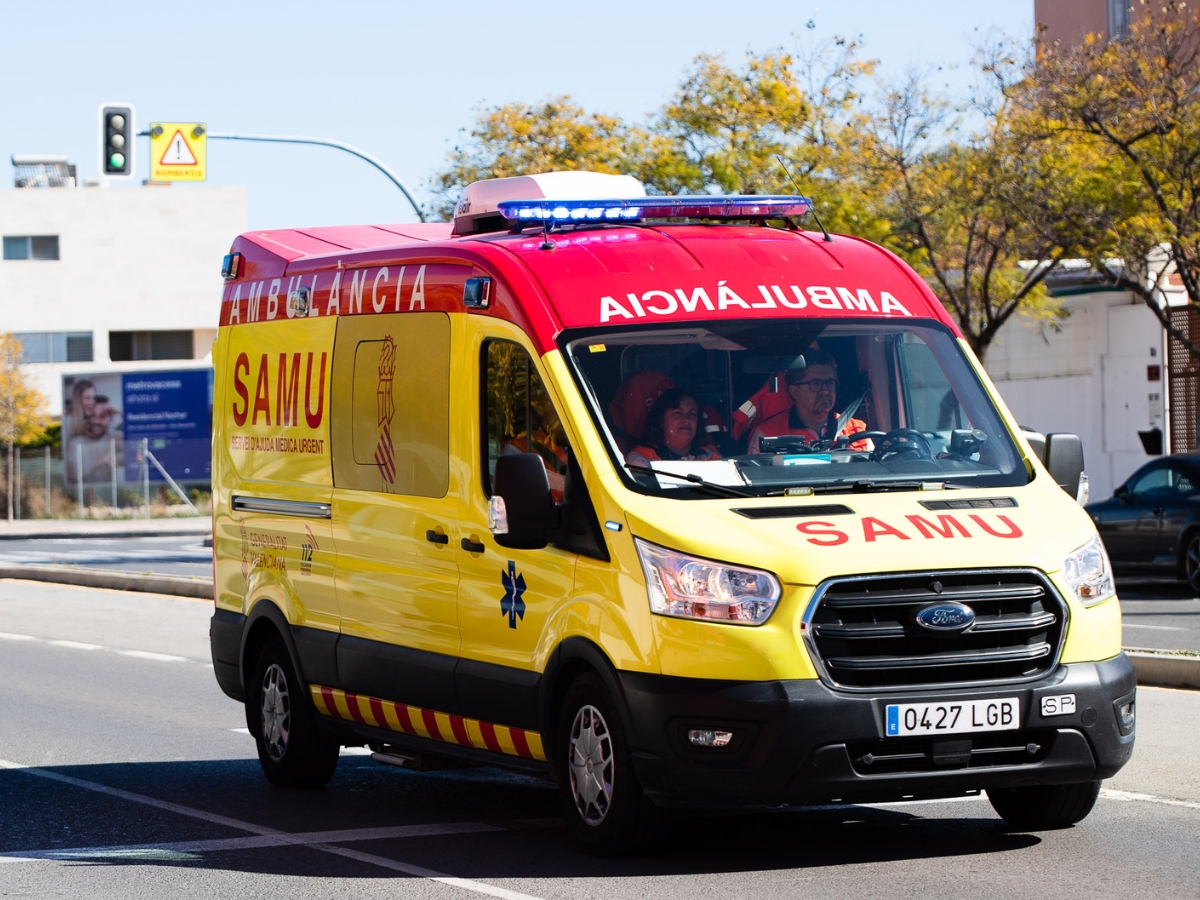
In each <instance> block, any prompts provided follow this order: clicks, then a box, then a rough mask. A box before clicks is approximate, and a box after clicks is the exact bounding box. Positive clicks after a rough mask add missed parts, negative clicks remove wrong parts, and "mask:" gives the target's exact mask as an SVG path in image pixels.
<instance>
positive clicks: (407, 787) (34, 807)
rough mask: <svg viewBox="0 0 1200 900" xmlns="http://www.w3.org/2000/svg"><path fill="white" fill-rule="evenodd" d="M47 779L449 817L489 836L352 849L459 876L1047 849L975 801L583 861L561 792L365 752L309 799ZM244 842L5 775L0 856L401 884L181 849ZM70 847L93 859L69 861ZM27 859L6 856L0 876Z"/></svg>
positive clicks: (203, 797)
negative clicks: (377, 758)
mask: <svg viewBox="0 0 1200 900" xmlns="http://www.w3.org/2000/svg"><path fill="white" fill-rule="evenodd" d="M46 771H50V772H54V773H59V774H62V775H67V776H70V777H72V778H75V779H81V780H82V781H86V782H89V783H90V784H93V785H102V786H105V787H107V788H115V789H118V790H120V791H129V792H131V793H135V794H138V795H141V796H143V797H150V798H153V799H154V800H157V801H166V802H167V803H171V804H179V805H180V806H184V807H188V808H189V809H191V810H195V811H199V812H200V813H201V815H203V814H216V815H218V816H222V817H228V818H229V819H235V820H239V821H241V822H247V823H252V824H253V825H255V826H258V827H264V828H272V829H277V830H280V831H285V832H288V833H290V834H299V833H304V832H315V831H322V832H327V831H340V830H344V829H365V828H389V827H395V826H412V825H428V824H446V823H479V824H482V825H486V826H490V829H489V830H487V831H475V832H469V833H458V834H452V835H448V834H441V835H432V836H419V837H391V838H383V839H374V840H357V841H354V842H352V843H346V844H344V845H343V846H347V847H352V848H353V849H354V850H356V851H359V852H362V853H369V854H372V855H374V856H377V857H385V858H386V859H389V860H396V861H401V862H404V863H408V864H411V865H418V866H422V867H425V868H428V869H435V870H437V871H440V872H444V873H447V874H451V875H454V876H457V877H464V878H478V879H495V878H568V877H595V876H613V875H620V876H636V875H697V874H705V873H712V874H717V873H731V872H747V871H765V870H772V869H784V868H787V869H791V868H814V869H820V868H827V867H837V866H846V865H859V864H863V863H876V862H883V861H896V860H910V859H911V860H915V859H928V858H937V857H954V856H962V855H973V854H980V853H1006V852H1012V851H1016V850H1021V849H1024V848H1027V847H1030V846H1032V845H1035V844H1038V843H1039V842H1040V838H1038V837H1037V836H1035V835H1029V834H1021V833H1014V832H1012V831H1010V830H1008V829H1007V827H1006V826H1005V825H1004V823H1003V822H1002V821H1001V820H1000V819H999V818H997V817H996V816H995V815H994V814H993V813H992V811H991V808H990V807H989V806H988V805H987V804H986V802H983V801H974V802H961V803H953V804H944V805H915V806H908V807H903V808H886V809H880V808H867V807H839V808H821V809H808V810H797V811H788V812H778V813H764V814H754V815H738V816H729V815H725V816H704V817H697V816H695V815H693V814H687V815H673V816H671V817H670V818H669V819H668V821H667V823H666V824H665V826H664V827H663V828H662V829H661V834H660V837H659V840H658V842H657V844H656V845H655V846H654V847H648V848H647V852H646V853H644V854H643V855H640V856H637V857H634V858H631V859H621V860H602V859H594V858H592V857H589V856H587V855H585V854H583V853H582V852H581V851H580V850H579V849H578V848H577V847H576V845H575V844H574V842H573V840H572V839H571V836H570V835H569V833H568V832H567V830H566V828H565V827H564V826H563V822H562V818H561V814H560V811H559V806H558V797H557V793H556V791H555V788H554V787H553V785H550V784H548V783H546V782H542V781H537V780H535V779H531V778H526V777H522V776H517V775H511V774H508V773H505V772H500V771H497V770H492V769H464V770H453V771H447V772H428V773H413V772H407V771H401V770H394V769H386V768H384V767H382V766H378V765H376V764H375V763H372V762H370V761H369V760H367V759H365V758H362V757H343V758H342V761H341V764H340V766H339V769H338V773H337V775H336V776H335V777H334V779H333V781H332V782H331V783H330V784H329V785H328V786H327V787H325V788H321V789H317V790H300V791H289V790H281V789H278V788H273V787H271V786H269V785H268V784H267V783H266V781H265V780H264V779H263V777H262V774H261V772H260V771H259V767H258V763H257V760H222V761H214V762H186V761H180V762H165V763H164V762H156V763H125V764H111V765H94V766H64V767H58V768H54V769H49V770H46ZM250 836H251V835H250V834H249V833H248V832H247V831H245V830H239V829H237V828H234V827H231V826H230V825H229V824H224V823H220V822H212V821H206V820H205V819H204V818H202V817H200V816H196V815H187V814H184V813H182V812H180V811H173V810H169V809H162V808H156V807H155V806H153V805H147V804H145V803H139V802H136V801H134V800H131V799H128V798H121V797H116V796H112V795H110V794H105V793H102V792H99V791H97V790H95V789H88V788H86V787H84V786H80V785H75V784H65V783H62V782H60V781H53V780H50V779H47V778H44V777H37V776H35V775H32V774H30V773H29V772H24V771H21V770H4V771H0V853H7V854H12V853H21V852H24V853H31V852H37V851H41V852H45V851H52V852H54V853H56V854H60V855H59V856H58V857H57V858H60V859H64V860H68V861H69V862H70V864H71V865H104V866H121V865H138V866H144V865H157V866H171V867H186V868H201V869H205V868H209V869H221V870H228V871H237V872H247V873H249V872H253V873H259V874H280V875H283V874H288V875H301V876H303V875H309V876H320V877H338V876H341V875H344V876H346V877H350V876H353V877H360V878H361V877H377V878H397V877H406V876H404V875H397V873H396V872H394V871H388V870H387V869H385V868H383V867H381V866H377V865H373V864H371V863H369V862H362V861H355V860H348V859H345V858H341V857H338V856H335V855H331V854H329V853H326V852H321V851H320V850H319V848H316V847H310V846H287V847H278V846H275V847H269V848H263V847H261V846H259V847H247V848H238V847H233V848H228V847H227V848H224V849H212V850H206V849H204V848H200V849H198V850H197V849H196V848H191V849H189V848H188V847H180V843H181V842H193V843H195V842H200V841H212V840H221V839H224V840H228V839H235V843H236V839H240V838H247V837H250ZM147 845H149V846H147ZM166 845H176V846H177V847H179V851H178V852H172V850H171V848H170V847H168V846H166ZM104 848H108V851H107V852H106V851H105V849H104ZM117 848H126V849H117ZM129 848H141V849H129ZM156 848H158V849H157V851H156ZM72 850H73V851H80V850H85V851H86V852H74V853H71V852H64V851H72ZM21 864H22V863H5V862H0V867H2V866H4V865H21Z"/></svg>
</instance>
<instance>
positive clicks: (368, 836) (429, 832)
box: [0, 822, 504, 862]
mask: <svg viewBox="0 0 1200 900" xmlns="http://www.w3.org/2000/svg"><path fill="white" fill-rule="evenodd" d="M503 830H504V829H503V828H500V827H498V826H496V825H485V824H483V823H482V822H448V823H443V824H434V825H397V826H393V827H390V828H349V829H345V830H342V831H308V832H301V833H297V834H288V835H286V836H284V837H276V836H274V835H259V836H256V837H244V838H215V839H212V840H205V841H172V842H167V843H158V844H121V845H117V846H111V847H72V848H67V849H61V850H59V849H56V850H18V851H13V852H9V853H0V861H5V862H19V861H24V862H34V861H36V860H46V859H83V858H87V859H103V858H105V857H127V858H137V857H138V856H139V854H144V855H146V856H149V855H151V854H153V855H158V856H165V855H168V854H178V853H215V852H219V851H225V850H260V849H262V848H264V847H285V846H297V847H304V846H310V845H312V844H345V843H354V842H357V841H382V840H394V839H397V838H414V837H440V836H443V835H448V834H479V833H483V832H490V831H503Z"/></svg>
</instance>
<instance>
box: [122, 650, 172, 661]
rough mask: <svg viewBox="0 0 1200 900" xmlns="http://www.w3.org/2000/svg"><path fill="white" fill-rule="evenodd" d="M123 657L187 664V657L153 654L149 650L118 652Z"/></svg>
mask: <svg viewBox="0 0 1200 900" xmlns="http://www.w3.org/2000/svg"><path fill="white" fill-rule="evenodd" d="M117 652H118V653H120V654H121V655H122V656H132V657H134V658H135V659H153V660H156V661H158V662H187V657H186V656H173V655H172V654H170V653H152V652H150V651H149V650H118V651H117Z"/></svg>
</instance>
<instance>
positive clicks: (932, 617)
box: [913, 600, 975, 634]
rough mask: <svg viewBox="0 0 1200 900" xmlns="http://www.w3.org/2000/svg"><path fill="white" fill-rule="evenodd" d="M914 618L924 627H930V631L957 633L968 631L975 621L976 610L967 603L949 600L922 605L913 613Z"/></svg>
mask: <svg viewBox="0 0 1200 900" xmlns="http://www.w3.org/2000/svg"><path fill="white" fill-rule="evenodd" d="M913 619H914V620H915V621H916V623H917V624H918V625H920V626H921V627H922V628H928V629H929V630H930V631H939V632H942V633H944V634H957V633H958V632H960V631H966V630H967V629H968V628H970V627H971V626H972V625H973V624H974V623H975V610H973V609H971V607H969V606H967V605H966V604H965V603H958V602H957V601H954V600H948V601H945V602H942V603H930V604H929V605H928V606H922V607H921V608H920V609H918V610H917V611H916V613H915V614H914V615H913Z"/></svg>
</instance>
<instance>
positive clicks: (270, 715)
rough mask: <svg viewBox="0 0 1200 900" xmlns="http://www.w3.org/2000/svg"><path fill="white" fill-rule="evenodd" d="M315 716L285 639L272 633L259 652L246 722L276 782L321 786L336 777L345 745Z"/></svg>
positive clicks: (266, 771) (249, 689)
mask: <svg viewBox="0 0 1200 900" xmlns="http://www.w3.org/2000/svg"><path fill="white" fill-rule="evenodd" d="M315 720H316V715H315V713H314V712H313V711H312V708H311V706H310V705H309V703H308V698H307V697H306V695H305V694H304V687H303V685H302V684H301V683H300V679H299V678H297V677H296V672H295V669H294V668H293V667H292V659H291V656H290V655H289V654H288V651H287V647H286V646H284V643H283V639H282V638H280V637H278V636H275V637H273V638H271V639H270V640H268V641H267V642H266V644H264V645H263V648H262V650H261V651H260V652H259V654H258V661H257V662H256V663H255V665H254V670H253V674H252V676H251V679H250V683H249V684H247V685H246V722H247V724H248V725H249V727H250V733H251V734H253V735H254V740H255V743H256V744H257V745H258V761H259V763H261V764H262V770H263V774H264V775H266V776H267V781H269V782H271V784H273V785H276V786H277V787H286V788H308V787H320V786H321V785H323V784H325V783H327V782H328V781H329V779H330V778H332V777H333V772H334V769H336V768H337V764H338V753H339V751H340V745H339V744H338V742H337V740H336V739H335V738H332V737H330V736H329V735H327V734H325V733H323V732H322V731H321V730H320V729H319V728H318V727H317V723H316V721H315Z"/></svg>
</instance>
